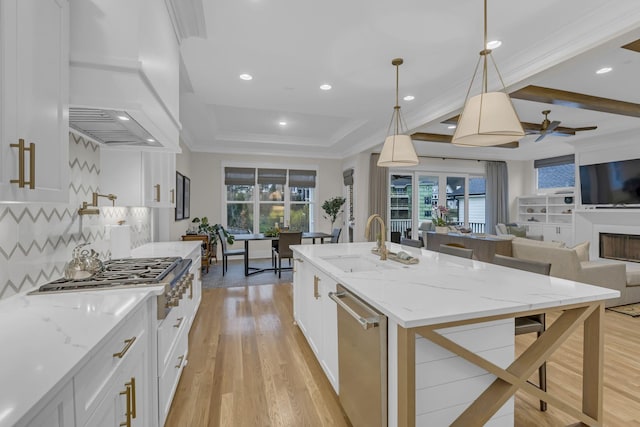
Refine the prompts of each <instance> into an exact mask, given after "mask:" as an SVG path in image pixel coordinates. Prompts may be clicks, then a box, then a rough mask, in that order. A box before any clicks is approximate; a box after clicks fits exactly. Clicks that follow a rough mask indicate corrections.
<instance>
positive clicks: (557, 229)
mask: <svg viewBox="0 0 640 427" xmlns="http://www.w3.org/2000/svg"><path fill="white" fill-rule="evenodd" d="M542 236H543V240H546V241H557V242H564V244H565V245H566V246H573V244H574V243H573V242H574V238H573V226H571V225H564V224H562V225H558V224H545V225H544V226H543V227H542Z"/></svg>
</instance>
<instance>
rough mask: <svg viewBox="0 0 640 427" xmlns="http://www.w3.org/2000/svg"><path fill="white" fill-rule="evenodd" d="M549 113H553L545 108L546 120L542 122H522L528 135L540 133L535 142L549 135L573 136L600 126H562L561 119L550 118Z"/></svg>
mask: <svg viewBox="0 0 640 427" xmlns="http://www.w3.org/2000/svg"><path fill="white" fill-rule="evenodd" d="M549 113H551V110H544V111H543V112H542V114H544V120H543V121H542V123H540V124H536V123H525V122H523V123H522V127H523V128H524V130H525V132H526V133H527V135H532V134H540V136H539V137H538V138H536V140H535V142H540V141H542V140H543V139H544V138H545V137H546V136H547V135H558V136H571V135H575V134H576V132H580V131H583V130H594V129H597V128H598V127H597V126H585V127H579V128H570V127H560V121H559V120H553V121H551V120H549V117H548V116H549Z"/></svg>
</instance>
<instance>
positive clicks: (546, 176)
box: [533, 154, 576, 190]
mask: <svg viewBox="0 0 640 427" xmlns="http://www.w3.org/2000/svg"><path fill="white" fill-rule="evenodd" d="M533 167H534V168H535V170H536V183H537V188H538V189H539V190H544V189H550V188H567V187H575V184H576V179H575V174H576V168H575V157H574V155H573V154H571V155H568V156H560V157H551V158H547V159H538V160H536V161H535V162H534V163H533Z"/></svg>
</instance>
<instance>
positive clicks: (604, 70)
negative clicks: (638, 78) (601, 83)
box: [596, 67, 613, 74]
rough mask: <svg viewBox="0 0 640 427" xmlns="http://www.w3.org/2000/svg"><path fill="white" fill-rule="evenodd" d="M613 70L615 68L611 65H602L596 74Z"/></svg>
mask: <svg viewBox="0 0 640 427" xmlns="http://www.w3.org/2000/svg"><path fill="white" fill-rule="evenodd" d="M611 70H613V68H611V67H602V68H600V69H599V70H598V71H596V74H607V73H608V72H609V71H611Z"/></svg>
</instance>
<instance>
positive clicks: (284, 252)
mask: <svg viewBox="0 0 640 427" xmlns="http://www.w3.org/2000/svg"><path fill="white" fill-rule="evenodd" d="M300 243H302V232H301V231H289V232H286V233H283V232H281V233H280V236H278V247H277V248H273V249H272V253H273V255H274V256H275V258H276V260H277V262H278V265H277V266H276V267H275V270H274V271H273V272H274V273H275V272H276V271H277V272H278V277H282V258H288V259H289V264H291V258H293V250H292V249H291V248H290V247H289V246H290V245H299V244H300Z"/></svg>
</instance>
